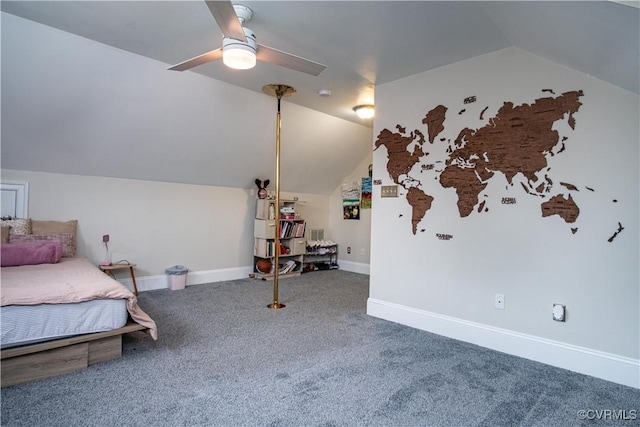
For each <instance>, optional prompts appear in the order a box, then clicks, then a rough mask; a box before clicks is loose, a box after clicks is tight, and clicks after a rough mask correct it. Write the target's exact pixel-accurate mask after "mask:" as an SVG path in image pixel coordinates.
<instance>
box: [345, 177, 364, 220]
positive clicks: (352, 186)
mask: <svg viewBox="0 0 640 427" xmlns="http://www.w3.org/2000/svg"><path fill="white" fill-rule="evenodd" d="M342 210H343V218H344V219H360V186H359V184H358V183H357V182H355V181H354V182H345V183H343V184H342Z"/></svg>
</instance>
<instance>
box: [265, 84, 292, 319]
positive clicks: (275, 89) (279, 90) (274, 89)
mask: <svg viewBox="0 0 640 427" xmlns="http://www.w3.org/2000/svg"><path fill="white" fill-rule="evenodd" d="M262 91H263V92H264V93H266V94H267V95H271V96H275V97H276V98H277V99H278V114H277V115H276V200H275V209H274V210H275V213H276V214H275V215H274V216H275V256H274V260H273V302H272V303H271V304H269V305H267V307H269V308H273V309H275V310H277V309H280V308H284V307H285V305H284V304H281V303H280V302H279V301H278V276H279V273H280V264H279V261H280V257H279V255H280V125H281V122H282V120H281V118H280V100H281V99H282V98H283V97H285V96H290V95H293V94H294V93H296V90H295V89H294V88H292V87H291V86H287V85H279V84H269V85H266V86H263V87H262Z"/></svg>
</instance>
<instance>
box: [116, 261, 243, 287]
mask: <svg viewBox="0 0 640 427" xmlns="http://www.w3.org/2000/svg"><path fill="white" fill-rule="evenodd" d="M252 271H253V267H252V266H248V267H236V268H221V269H219V270H206V271H190V272H188V273H187V286H193V285H202V284H204V283H213V282H221V281H223V280H236V279H246V278H247V277H249V273H251V272H252ZM123 274H124V273H123ZM118 282H120V283H122V284H123V285H124V286H126V287H127V288H128V289H130V290H131V291H133V281H132V280H131V279H129V278H118ZM136 285H138V291H139V292H143V291H152V290H155V289H167V288H168V283H167V276H166V275H164V274H162V275H157V276H144V277H138V276H136Z"/></svg>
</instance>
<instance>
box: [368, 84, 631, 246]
mask: <svg viewBox="0 0 640 427" xmlns="http://www.w3.org/2000/svg"><path fill="white" fill-rule="evenodd" d="M542 92H546V93H549V94H550V95H551V96H548V97H543V98H539V99H536V100H535V101H534V102H533V103H532V104H522V105H514V104H513V103H512V102H504V104H503V105H502V107H500V109H499V110H498V112H497V113H496V115H495V116H494V117H490V118H489V119H488V123H487V124H486V125H484V126H482V127H480V128H478V129H470V128H464V129H462V130H461V131H460V132H459V134H458V136H457V138H456V139H455V141H453V142H452V141H451V140H450V139H447V138H444V137H440V138H438V136H439V135H441V134H442V132H443V131H444V130H445V120H446V117H447V113H448V111H449V109H448V108H447V107H445V106H444V105H438V106H437V107H435V108H433V109H432V110H430V111H428V112H427V113H426V115H425V116H424V118H423V119H422V123H423V124H424V125H425V126H426V134H425V133H424V132H422V131H420V130H418V129H414V130H413V131H411V132H407V130H406V128H405V127H403V126H401V125H399V124H398V125H396V129H395V131H391V130H389V129H383V130H382V131H380V133H379V135H378V137H377V139H376V142H375V148H374V151H375V150H377V149H378V148H380V147H382V146H384V147H385V148H386V150H387V172H388V173H389V176H390V177H391V179H392V180H393V182H394V183H396V184H398V185H399V186H401V187H402V188H404V189H405V190H406V193H405V194H404V196H405V197H406V200H407V202H408V203H409V205H410V206H411V210H412V214H411V226H412V231H413V234H414V235H415V234H416V233H417V232H418V225H419V223H420V221H422V219H423V218H424V216H425V215H426V213H427V212H428V211H429V209H431V205H432V203H433V201H434V196H432V195H430V194H428V193H427V192H426V191H425V186H424V185H423V182H422V181H421V180H420V179H418V178H417V177H416V175H417V174H419V173H423V172H432V173H434V174H435V180H436V181H438V183H439V185H440V186H442V187H443V188H453V189H454V190H455V192H456V195H457V198H458V201H457V208H458V212H459V214H460V217H461V218H464V217H467V216H469V215H472V214H482V213H486V212H489V208H488V206H487V199H488V198H489V195H487V194H482V192H483V191H484V190H485V188H486V187H487V185H488V183H489V181H490V180H492V179H495V175H496V172H500V173H502V174H503V176H504V177H505V178H506V181H507V190H508V189H509V188H510V187H512V186H513V185H514V177H515V176H516V175H517V174H522V175H523V176H524V178H525V181H521V182H520V185H521V187H522V190H523V193H522V194H524V195H527V196H532V197H539V198H540V199H541V204H540V209H541V213H542V216H543V217H548V216H552V215H558V216H559V217H560V218H562V219H563V220H564V221H565V222H566V223H567V224H571V225H573V224H574V223H575V222H576V220H577V219H578V216H579V215H580V208H579V207H578V205H577V204H576V202H575V201H574V199H573V197H572V196H571V194H572V193H575V192H579V191H580V188H579V187H578V186H577V185H574V184H572V183H568V182H558V183H557V184H556V183H555V182H554V180H553V179H552V178H551V174H550V173H549V172H550V169H551V168H550V167H549V166H548V158H549V157H553V156H555V155H560V154H562V153H563V152H564V151H565V149H566V145H565V143H566V142H567V140H568V137H566V136H563V137H562V138H560V135H559V134H558V132H557V131H556V130H554V129H553V125H554V124H555V123H556V122H558V121H561V120H566V123H567V125H568V126H569V127H570V128H571V129H572V130H573V129H575V126H576V120H575V118H574V114H575V113H577V112H578V110H579V109H580V106H581V105H582V103H581V102H580V99H581V98H582V97H583V96H584V94H583V92H582V91H581V90H578V91H571V92H565V93H563V94H561V95H559V96H555V95H556V94H555V92H554V91H553V90H552V89H542ZM476 100H477V98H476V96H470V97H467V98H465V99H464V104H465V108H463V109H461V110H459V111H458V112H457V114H458V115H461V114H466V113H467V110H468V109H469V106H468V104H472V103H475V102H476ZM488 108H489V107H488V106H487V107H485V108H484V109H482V111H481V112H480V115H479V118H480V120H485V119H484V115H485V114H486V112H487V110H488ZM454 114H455V113H454ZM427 143H428V144H427ZM433 144H446V150H445V151H446V154H447V155H446V158H444V159H441V160H434V161H432V162H428V161H427V160H428V159H427V157H428V156H429V154H430V152H428V151H427V149H428V147H429V145H433ZM429 160H430V159H429ZM417 165H418V167H417V170H418V172H417V173H414V172H412V171H414V167H416V166H417ZM378 181H379V180H378ZM552 189H553V192H552ZM584 190H586V191H591V192H593V191H595V190H594V189H593V188H590V187H586V186H585V187H584ZM481 195H482V197H481ZM613 202H614V203H615V202H617V200H613ZM500 203H501V204H507V205H514V204H516V203H517V198H516V197H502V199H501V201H500ZM400 217H402V215H400ZM622 230H624V227H623V226H622V224H620V223H619V222H618V227H617V229H615V230H614V231H613V234H612V235H611V237H610V238H609V239H608V241H609V242H612V241H613V240H614V239H615V238H616V236H618V234H619V233H620V232H621V231H622ZM419 231H420V232H424V231H425V229H421V230H419ZM577 231H578V228H577V227H571V232H572V233H573V234H575V233H576V232H577ZM435 237H436V238H437V239H439V240H445V241H447V240H451V239H453V235H451V234H447V233H435Z"/></svg>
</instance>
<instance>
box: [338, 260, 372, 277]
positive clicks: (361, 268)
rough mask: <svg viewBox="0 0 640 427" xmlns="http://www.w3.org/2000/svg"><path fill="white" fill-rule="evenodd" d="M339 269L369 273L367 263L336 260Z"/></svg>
mask: <svg viewBox="0 0 640 427" xmlns="http://www.w3.org/2000/svg"><path fill="white" fill-rule="evenodd" d="M338 265H339V266H340V270H344V271H350V272H352V273H360V274H367V275H368V274H369V264H363V263H361V262H353V261H344V260H338Z"/></svg>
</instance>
